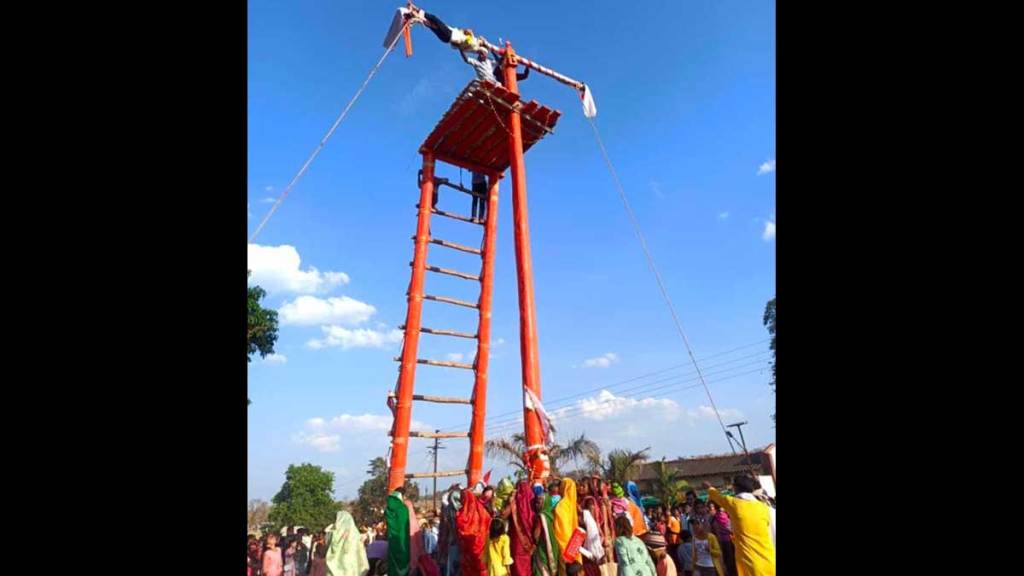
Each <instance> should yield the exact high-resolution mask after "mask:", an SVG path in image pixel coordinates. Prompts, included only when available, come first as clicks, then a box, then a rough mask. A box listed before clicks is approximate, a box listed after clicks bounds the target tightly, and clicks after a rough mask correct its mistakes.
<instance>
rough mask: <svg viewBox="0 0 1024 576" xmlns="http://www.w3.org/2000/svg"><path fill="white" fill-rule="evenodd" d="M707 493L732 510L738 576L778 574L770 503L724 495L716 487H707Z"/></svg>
mask: <svg viewBox="0 0 1024 576" xmlns="http://www.w3.org/2000/svg"><path fill="white" fill-rule="evenodd" d="M708 497H709V498H710V499H711V501H712V502H714V503H715V504H718V505H719V506H721V507H722V508H723V509H725V511H726V513H727V514H729V520H730V521H731V522H732V541H733V545H734V546H735V548H736V571H737V573H738V574H739V576H775V545H774V544H772V534H771V530H770V529H769V524H770V522H771V520H770V518H769V515H768V505H767V504H765V503H763V502H759V501H757V500H742V499H740V498H733V497H732V496H723V495H722V494H721V493H720V492H719V491H718V490H715V489H714V488H708Z"/></svg>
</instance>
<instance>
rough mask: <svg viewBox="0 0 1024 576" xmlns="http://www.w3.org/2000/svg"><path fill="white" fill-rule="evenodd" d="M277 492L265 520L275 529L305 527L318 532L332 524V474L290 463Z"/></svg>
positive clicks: (311, 465) (308, 466)
mask: <svg viewBox="0 0 1024 576" xmlns="http://www.w3.org/2000/svg"><path fill="white" fill-rule="evenodd" d="M284 477H285V481H284V484H283V485H282V486H281V490H280V491H279V492H278V493H277V494H276V495H275V496H274V497H273V498H272V499H271V502H272V503H273V504H274V507H273V508H271V509H270V514H269V515H268V518H269V520H270V522H271V524H273V525H274V527H275V528H276V529H280V528H282V527H284V526H306V527H307V528H309V529H311V530H320V529H321V528H324V527H325V526H327V525H328V524H330V523H331V522H333V521H334V515H335V513H336V512H337V511H338V506H337V505H336V504H335V502H334V473H333V472H328V471H327V470H324V469H323V468H321V467H319V466H314V465H313V464H300V465H298V466H296V465H294V464H292V465H291V466H289V467H288V471H287V472H285V474H284Z"/></svg>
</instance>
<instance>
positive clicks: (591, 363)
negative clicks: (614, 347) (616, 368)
mask: <svg viewBox="0 0 1024 576" xmlns="http://www.w3.org/2000/svg"><path fill="white" fill-rule="evenodd" d="M618 361H619V355H618V354H616V353H614V352H608V353H606V354H602V355H600V356H598V357H597V358H587V359H586V360H584V361H583V367H584V368H608V367H609V366H611V365H612V364H615V363H617V362H618Z"/></svg>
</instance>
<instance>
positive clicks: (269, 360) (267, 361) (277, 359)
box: [263, 354, 288, 364]
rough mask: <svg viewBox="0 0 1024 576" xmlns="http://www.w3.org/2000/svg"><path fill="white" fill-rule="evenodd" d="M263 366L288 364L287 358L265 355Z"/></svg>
mask: <svg viewBox="0 0 1024 576" xmlns="http://www.w3.org/2000/svg"><path fill="white" fill-rule="evenodd" d="M263 362H264V363H265V364H284V363H286V362H288V357H287V356H285V355H284V354H267V357H266V358H264V359H263Z"/></svg>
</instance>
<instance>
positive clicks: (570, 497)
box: [555, 478, 581, 562]
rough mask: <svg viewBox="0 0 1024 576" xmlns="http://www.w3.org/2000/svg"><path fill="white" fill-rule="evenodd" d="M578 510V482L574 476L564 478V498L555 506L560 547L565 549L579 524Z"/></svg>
mask: <svg viewBox="0 0 1024 576" xmlns="http://www.w3.org/2000/svg"><path fill="white" fill-rule="evenodd" d="M578 514H579V512H578V511H577V510H576V482H575V481H574V480H573V479H572V478H562V499H561V500H559V501H558V504H557V505H556V506H555V540H558V547H559V548H560V549H561V550H563V551H564V550H565V549H566V547H567V546H568V545H569V540H570V539H571V538H572V533H573V532H575V531H576V527H577V526H579V520H578V518H579V517H578V516H577V515H578ZM580 557H581V555H580V553H579V552H577V553H576V558H575V559H574V562H579V561H580Z"/></svg>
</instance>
